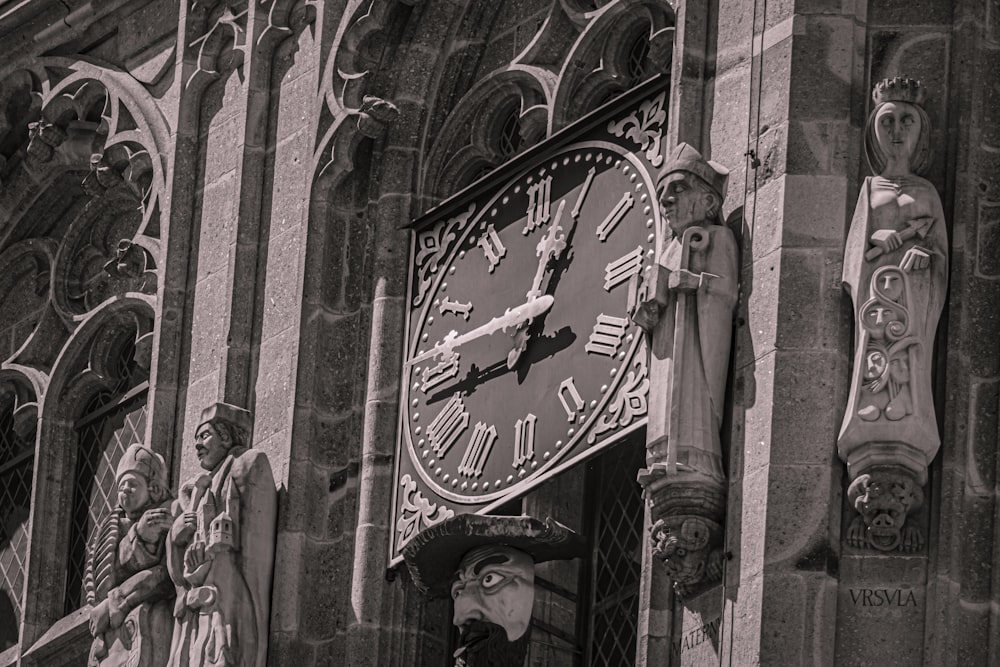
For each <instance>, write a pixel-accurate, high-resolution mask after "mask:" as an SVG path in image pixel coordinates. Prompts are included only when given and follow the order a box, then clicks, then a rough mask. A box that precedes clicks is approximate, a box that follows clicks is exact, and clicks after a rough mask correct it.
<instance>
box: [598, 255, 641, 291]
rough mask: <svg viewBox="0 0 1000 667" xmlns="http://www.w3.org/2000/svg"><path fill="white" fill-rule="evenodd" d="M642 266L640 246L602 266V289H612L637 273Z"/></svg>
mask: <svg viewBox="0 0 1000 667" xmlns="http://www.w3.org/2000/svg"><path fill="white" fill-rule="evenodd" d="M641 268H642V246H638V247H636V249H635V250H633V251H632V252H630V253H628V254H627V255H624V256H622V257H619V258H618V259H616V260H615V261H613V262H611V263H610V264H608V265H607V266H606V267H604V289H605V290H607V291H608V292H610V291H611V290H612V289H614V288H615V287H617V286H618V285H620V284H622V283H623V282H625V281H627V280H630V279H631V278H632V276H635V275H638V274H639V270H640V269H641Z"/></svg>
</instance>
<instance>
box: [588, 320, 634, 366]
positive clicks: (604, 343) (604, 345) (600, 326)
mask: <svg viewBox="0 0 1000 667" xmlns="http://www.w3.org/2000/svg"><path fill="white" fill-rule="evenodd" d="M626 330H628V320H626V319H625V318H624V317H612V316H610V315H605V314H604V313H601V314H600V315H598V316H597V324H595V325H594V330H593V331H592V332H591V333H590V339H589V340H588V341H587V344H586V345H585V346H584V348H583V349H585V350H586V351H587V352H590V353H591V354H603V355H605V356H608V357H613V356H615V355H616V354H618V348H619V347H621V344H622V339H623V338H625V331H626Z"/></svg>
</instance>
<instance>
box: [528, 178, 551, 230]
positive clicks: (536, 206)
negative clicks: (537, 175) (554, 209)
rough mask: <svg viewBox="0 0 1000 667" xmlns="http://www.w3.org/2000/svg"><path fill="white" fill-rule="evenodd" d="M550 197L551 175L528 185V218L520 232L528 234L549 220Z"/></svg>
mask: <svg viewBox="0 0 1000 667" xmlns="http://www.w3.org/2000/svg"><path fill="white" fill-rule="evenodd" d="M551 198H552V176H551V175H550V176H546V177H545V178H543V179H542V180H540V181H538V182H537V183H535V184H534V185H531V186H528V220H527V222H526V223H525V225H524V229H523V230H522V233H524V234H530V233H531V232H533V231H535V230H536V229H538V228H539V227H540V226H541V225H544V224H545V223H546V222H548V221H549V210H550V207H551Z"/></svg>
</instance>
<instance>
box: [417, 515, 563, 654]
mask: <svg viewBox="0 0 1000 667" xmlns="http://www.w3.org/2000/svg"><path fill="white" fill-rule="evenodd" d="M581 548H582V542H581V541H580V540H579V539H578V538H577V536H576V534H575V533H574V532H573V531H571V530H570V529H568V528H566V527H565V526H563V525H561V524H559V523H557V522H555V521H553V520H552V519H546V520H545V521H539V520H538V519H534V518H532V517H528V516H481V515H476V514H460V515H458V516H455V517H452V518H450V519H446V520H445V521H442V522H441V523H438V524H435V525H433V526H430V527H428V528H425V529H424V530H422V531H421V532H419V533H417V535H416V536H415V537H414V538H413V539H412V540H411V541H410V542H409V543H408V544H407V545H406V547H405V548H404V549H403V557H404V558H405V559H406V565H407V568H408V569H409V571H410V575H411V576H412V577H413V581H414V583H415V584H416V585H417V587H418V588H419V589H420V590H421V591H423V592H425V593H427V594H428V595H431V596H442V597H443V596H444V595H448V594H449V593H450V595H451V598H452V600H453V602H454V607H455V613H454V618H453V622H454V624H455V625H456V626H457V627H459V628H461V631H462V635H461V646H460V647H459V649H458V650H457V651H456V652H455V667H521V666H522V665H523V664H524V658H525V655H526V654H527V649H528V638H529V637H530V633H529V632H528V629H529V626H530V624H531V609H532V605H533V603H534V599H535V563H542V562H545V561H548V560H554V559H565V558H573V557H575V556H578V555H579V552H580V550H581Z"/></svg>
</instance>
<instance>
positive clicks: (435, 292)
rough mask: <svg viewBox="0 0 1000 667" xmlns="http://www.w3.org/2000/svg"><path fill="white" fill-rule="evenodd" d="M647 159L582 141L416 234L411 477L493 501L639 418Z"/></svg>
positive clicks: (650, 235)
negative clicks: (637, 319)
mask: <svg viewBox="0 0 1000 667" xmlns="http://www.w3.org/2000/svg"><path fill="white" fill-rule="evenodd" d="M647 170H648V167H646V166H645V165H644V164H643V163H642V162H641V161H640V159H639V158H637V157H636V156H635V155H633V154H632V153H630V152H628V151H627V150H624V149H623V148H621V147H619V146H616V145H614V144H612V143H605V142H600V141H590V142H584V143H577V144H573V145H570V146H568V147H564V148H563V149H561V150H558V151H556V152H554V153H552V154H550V155H548V156H547V157H546V158H545V159H544V160H540V161H537V162H536V163H535V164H534V165H533V166H532V167H531V168H529V169H527V170H526V171H524V172H523V173H521V174H520V175H519V176H518V177H516V178H515V179H513V180H512V181H510V182H509V183H507V184H505V185H499V186H498V187H497V188H496V189H495V190H493V191H492V193H490V194H487V195H483V196H481V197H479V198H478V199H477V200H476V201H475V202H473V203H472V204H471V205H469V206H468V207H467V208H466V210H465V211H464V212H463V213H461V214H459V215H457V216H455V217H452V218H450V219H448V220H443V221H441V222H439V223H438V224H436V225H435V226H434V227H433V228H430V229H428V230H425V231H422V232H420V233H419V234H418V235H417V238H416V241H415V244H416V245H415V253H414V259H415V266H414V271H413V274H412V276H411V289H410V297H409V298H410V308H411V313H410V320H409V323H408V330H407V343H406V360H405V363H404V367H403V387H402V391H401V394H402V406H403V409H402V412H403V414H402V415H401V433H400V438H401V445H402V450H401V454H402V455H403V456H408V457H409V462H408V464H407V465H406V470H407V471H408V472H407V474H408V475H410V474H412V477H410V478H407V479H409V480H413V479H416V478H419V479H420V481H421V482H422V483H423V484H424V485H426V487H427V488H428V490H429V491H431V492H432V493H433V495H435V496H437V497H438V498H440V499H442V501H444V502H447V503H449V504H464V505H476V506H477V507H478V508H482V507H485V506H486V505H489V504H490V503H493V504H497V503H499V502H502V501H503V500H504V499H506V498H509V497H511V496H512V495H515V494H517V493H520V492H522V491H524V490H526V489H527V488H529V487H530V486H532V485H533V484H535V483H537V482H538V481H539V479H540V478H541V477H543V476H545V475H546V473H551V472H554V470H555V469H556V468H558V467H559V466H561V465H563V464H565V463H566V462H567V461H569V460H572V459H575V458H578V457H579V456H582V455H586V454H587V453H588V452H590V451H593V450H596V448H597V447H599V446H600V445H601V443H602V442H604V441H607V440H608V439H613V438H616V437H618V436H620V435H622V434H623V432H625V431H626V430H631V427H636V426H639V425H641V422H642V420H643V418H644V417H645V414H646V394H647V392H648V378H647V377H646V371H645V357H646V351H645V341H644V340H643V338H642V332H641V330H639V329H638V328H637V327H636V326H635V325H633V324H632V323H631V321H630V320H629V312H630V310H631V309H632V307H633V306H634V304H635V303H636V302H637V300H639V299H641V298H642V296H643V291H644V284H645V282H646V280H645V279H647V278H648V277H649V275H650V273H649V272H650V271H651V270H652V267H653V265H654V259H655V249H656V248H658V247H659V243H660V238H659V237H660V234H661V229H662V224H661V221H660V215H659V210H658V206H657V204H656V193H655V189H654V185H653V183H652V181H651V179H650V177H649V174H648V171H647ZM473 509H476V508H473ZM461 511H469V510H468V509H465V510H461Z"/></svg>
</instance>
